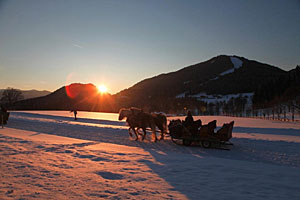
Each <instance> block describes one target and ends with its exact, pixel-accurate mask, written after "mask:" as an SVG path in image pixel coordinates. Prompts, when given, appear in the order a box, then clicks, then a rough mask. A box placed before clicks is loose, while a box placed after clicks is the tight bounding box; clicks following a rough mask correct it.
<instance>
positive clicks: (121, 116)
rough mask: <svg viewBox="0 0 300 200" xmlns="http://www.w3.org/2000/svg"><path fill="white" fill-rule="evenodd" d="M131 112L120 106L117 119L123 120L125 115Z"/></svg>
mask: <svg viewBox="0 0 300 200" xmlns="http://www.w3.org/2000/svg"><path fill="white" fill-rule="evenodd" d="M130 114H131V111H130V110H128V109H125V108H121V109H120V111H119V120H123V119H124V118H125V117H128V116H129V115H130Z"/></svg>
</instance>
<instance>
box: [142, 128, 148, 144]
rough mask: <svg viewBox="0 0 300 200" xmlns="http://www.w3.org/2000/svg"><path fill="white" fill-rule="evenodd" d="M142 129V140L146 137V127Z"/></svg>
mask: <svg viewBox="0 0 300 200" xmlns="http://www.w3.org/2000/svg"><path fill="white" fill-rule="evenodd" d="M142 129H143V132H144V135H143V137H142V141H143V140H144V139H145V137H146V133H147V132H146V128H142Z"/></svg>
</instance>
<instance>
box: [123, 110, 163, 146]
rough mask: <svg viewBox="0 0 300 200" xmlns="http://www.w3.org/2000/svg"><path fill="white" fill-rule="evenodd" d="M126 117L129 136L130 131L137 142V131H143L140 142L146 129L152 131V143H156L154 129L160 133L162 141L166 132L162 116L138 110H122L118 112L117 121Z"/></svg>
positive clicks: (144, 135)
mask: <svg viewBox="0 0 300 200" xmlns="http://www.w3.org/2000/svg"><path fill="white" fill-rule="evenodd" d="M125 117H126V122H127V123H128V125H129V130H128V131H129V134H130V136H132V134H131V132H130V131H131V130H132V131H133V132H134V133H135V135H136V140H138V134H137V133H139V132H138V130H139V129H142V130H143V133H144V134H143V135H142V140H144V139H145V137H146V128H151V131H152V141H154V142H156V141H157V137H156V127H157V128H158V129H159V130H160V131H161V137H160V140H161V139H164V134H166V132H167V117H166V116H165V115H163V114H156V113H151V114H150V113H146V112H143V111H142V110H141V109H139V108H130V109H126V108H122V109H120V111H119V120H122V119H124V118H125Z"/></svg>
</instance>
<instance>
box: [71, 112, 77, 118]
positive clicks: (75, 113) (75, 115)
mask: <svg viewBox="0 0 300 200" xmlns="http://www.w3.org/2000/svg"><path fill="white" fill-rule="evenodd" d="M71 112H73V113H74V119H75V120H77V110H71Z"/></svg>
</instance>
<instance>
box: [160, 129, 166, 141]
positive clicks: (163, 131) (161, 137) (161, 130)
mask: <svg viewBox="0 0 300 200" xmlns="http://www.w3.org/2000/svg"><path fill="white" fill-rule="evenodd" d="M164 135H165V130H163V129H160V138H159V140H164Z"/></svg>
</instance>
